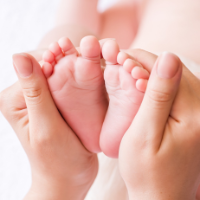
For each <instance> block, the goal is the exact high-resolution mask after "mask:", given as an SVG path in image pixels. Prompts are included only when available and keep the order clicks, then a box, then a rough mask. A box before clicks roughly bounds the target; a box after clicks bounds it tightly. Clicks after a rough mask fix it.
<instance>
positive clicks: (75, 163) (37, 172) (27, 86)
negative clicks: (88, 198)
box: [0, 54, 98, 199]
mask: <svg viewBox="0 0 200 200" xmlns="http://www.w3.org/2000/svg"><path fill="white" fill-rule="evenodd" d="M13 63H14V67H15V70H16V73H17V75H18V78H19V82H18V83H16V84H14V85H13V86H11V87H10V88H8V89H6V90H5V91H3V92H2V93H1V94H0V109H1V111H2V113H3V115H4V116H5V117H6V119H7V120H8V121H9V123H10V124H11V126H12V127H13V129H14V131H15V132H16V134H17V136H18V138H19V140H20V142H21V144H22V146H23V148H24V150H25V152H26V153H27V156H28V158H29V161H30V164H31V169H32V180H33V182H32V187H31V189H30V191H29V193H28V194H27V196H26V199H84V197H85V195H86V194H87V191H88V190H89V188H90V186H91V185H92V183H93V181H94V179H95V177H96V174H97V171H98V160H97V156H96V154H92V153H90V152H88V151H87V150H86V149H85V147H84V146H83V145H82V143H81V142H80V140H79V139H78V138H77V136H76V135H75V133H74V132H73V131H72V130H71V129H70V127H69V126H68V125H67V123H66V122H65V121H64V120H63V118H62V117H61V115H60V113H59V112H58V110H57V108H56V106H55V104H54V102H53V100H52V97H51V94H50V92H49V89H48V84H47V81H46V79H45V77H44V75H43V73H42V70H41V67H40V65H39V64H38V62H37V61H36V60H35V59H34V58H33V57H32V56H30V55H28V54H16V55H14V56H13Z"/></svg>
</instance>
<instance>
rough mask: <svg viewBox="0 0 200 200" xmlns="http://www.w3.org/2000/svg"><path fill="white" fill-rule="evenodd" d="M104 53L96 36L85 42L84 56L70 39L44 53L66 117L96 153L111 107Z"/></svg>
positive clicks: (48, 74)
mask: <svg viewBox="0 0 200 200" xmlns="http://www.w3.org/2000/svg"><path fill="white" fill-rule="evenodd" d="M100 51H101V50H100V45H99V41H98V40H97V39H96V38H95V37H93V36H88V37H85V38H83V39H82V41H81V44H80V52H81V55H79V54H78V52H77V50H76V48H75V47H74V46H73V44H72V43H71V41H70V40H69V39H68V38H62V39H60V40H59V42H58V43H57V42H56V43H54V44H52V45H50V50H49V51H47V52H46V53H45V54H44V60H45V61H46V63H44V69H43V71H44V73H45V75H46V77H48V83H49V88H50V91H51V93H52V96H53V98H54V101H55V103H56V105H57V107H58V109H59V110H60V112H61V114H62V116H63V117H64V119H65V120H66V122H67V123H68V124H69V125H70V127H71V128H72V129H73V130H74V132H75V133H76V134H77V135H78V137H79V139H80V140H81V141H82V143H83V144H84V146H85V147H86V148H87V149H88V150H89V151H91V152H95V153H97V152H100V147H99V135H100V132H101V127H102V124H103V121H104V117H105V114H106V110H107V104H108V102H107V97H106V93H105V83H104V79H103V73H102V70H101V65H100ZM52 72H53V74H52Z"/></svg>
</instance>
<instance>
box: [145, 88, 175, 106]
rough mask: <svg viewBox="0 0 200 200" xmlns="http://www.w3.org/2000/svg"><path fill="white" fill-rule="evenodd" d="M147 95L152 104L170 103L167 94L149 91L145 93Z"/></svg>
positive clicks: (169, 96)
mask: <svg viewBox="0 0 200 200" xmlns="http://www.w3.org/2000/svg"><path fill="white" fill-rule="evenodd" d="M147 95H148V97H149V99H150V101H152V102H156V103H161V104H162V103H168V102H170V101H171V95H170V94H169V93H168V92H164V91H157V90H154V89H151V90H149V91H148V92H147Z"/></svg>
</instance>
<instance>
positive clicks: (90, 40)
mask: <svg viewBox="0 0 200 200" xmlns="http://www.w3.org/2000/svg"><path fill="white" fill-rule="evenodd" d="M80 51H81V54H82V57H84V58H87V59H90V60H93V59H94V60H95V59H98V60H99V59H100V44H99V41H98V40H97V38H96V37H94V36H86V37H84V38H83V39H82V40H81V43H80Z"/></svg>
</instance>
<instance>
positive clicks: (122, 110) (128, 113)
mask: <svg viewBox="0 0 200 200" xmlns="http://www.w3.org/2000/svg"><path fill="white" fill-rule="evenodd" d="M102 55H103V57H104V59H105V60H106V62H107V65H106V68H105V71H104V79H105V83H106V89H107V93H108V96H109V99H110V102H109V107H108V111H107V114H106V118H105V121H104V124H103V127H102V131H101V136H100V147H101V149H102V151H103V152H104V153H105V154H106V155H107V156H109V157H113V158H117V157H118V152H119V146H120V143H121V140H122V137H123V135H124V134H125V132H126V131H127V129H128V128H129V126H130V124H131V123H132V121H133V119H134V117H135V115H136V113H137V111H138V109H139V107H140V104H141V102H142V100H143V96H144V91H145V89H146V85H147V79H148V78H149V73H148V72H147V71H146V70H144V69H143V68H142V66H141V65H140V64H139V63H136V62H135V61H133V60H131V59H126V61H125V62H124V61H123V62H124V63H121V64H123V66H122V65H119V64H118V62H117V56H118V58H119V57H120V56H121V55H122V54H121V53H119V47H118V45H117V43H116V42H115V41H107V42H106V43H105V44H104V45H103V47H102ZM137 66H138V67H137ZM133 77H134V78H133ZM136 79H139V80H136ZM136 82H137V84H136Z"/></svg>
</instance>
